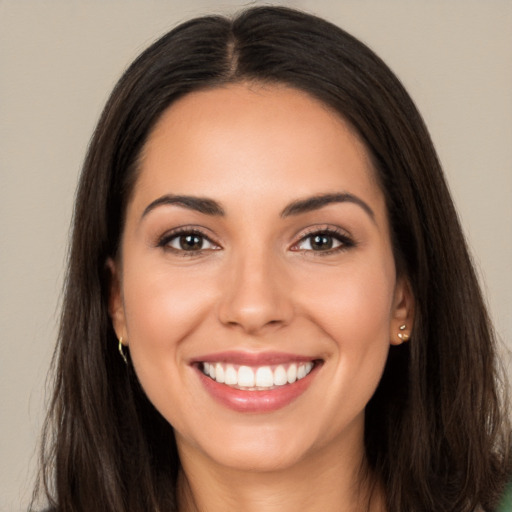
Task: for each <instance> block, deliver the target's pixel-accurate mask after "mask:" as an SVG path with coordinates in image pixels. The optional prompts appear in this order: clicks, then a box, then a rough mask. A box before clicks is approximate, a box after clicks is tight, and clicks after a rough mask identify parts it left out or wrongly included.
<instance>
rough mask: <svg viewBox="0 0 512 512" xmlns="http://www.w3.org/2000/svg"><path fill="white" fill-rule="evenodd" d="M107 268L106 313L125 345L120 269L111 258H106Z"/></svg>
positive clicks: (125, 334)
mask: <svg viewBox="0 0 512 512" xmlns="http://www.w3.org/2000/svg"><path fill="white" fill-rule="evenodd" d="M107 269H108V270H109V272H110V286H109V297H108V314H109V315H110V318H111V320H112V326H113V327H114V331H115V333H116V336H117V339H119V340H120V339H123V344H124V345H127V337H128V335H127V332H126V318H125V313H124V304H123V294H122V284H121V271H120V269H119V265H118V264H117V263H116V262H115V261H114V260H113V259H112V258H109V259H108V260H107Z"/></svg>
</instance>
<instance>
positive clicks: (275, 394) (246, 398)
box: [197, 365, 320, 413]
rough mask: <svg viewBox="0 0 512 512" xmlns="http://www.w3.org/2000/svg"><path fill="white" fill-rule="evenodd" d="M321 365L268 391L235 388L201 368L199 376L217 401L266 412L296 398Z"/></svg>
mask: <svg viewBox="0 0 512 512" xmlns="http://www.w3.org/2000/svg"><path fill="white" fill-rule="evenodd" d="M319 366H320V365H315V366H314V368H313V369H312V370H311V372H310V373H308V375H306V377H304V378H302V379H300V380H297V381H295V382H294V383H293V384H285V385H284V386H279V387H276V388H274V389H269V390H268V391H244V390H242V389H235V388H232V387H229V386H226V385H225V384H220V383H218V382H217V381H215V380H213V379H211V378H210V377H207V376H206V375H205V374H204V373H203V372H202V371H201V370H200V369H199V368H198V369H197V372H198V374H199V378H200V379H201V382H202V383H203V386H204V387H205V388H206V390H207V391H208V393H210V395H211V396H212V397H213V398H214V399H215V400H217V402H219V403H221V404H222V405H224V406H226V407H228V408H229V409H232V410H234V411H237V412H247V413H249V412H252V413H266V412H272V411H277V410H278V409H281V408H283V407H286V406H287V405H288V404H290V403H292V402H293V401H294V400H296V399H297V398H298V397H299V396H300V395H302V394H303V393H304V392H305V391H306V390H307V388H308V387H309V385H310V384H311V382H312V380H313V378H314V376H315V375H316V373H317V371H318V369H319Z"/></svg>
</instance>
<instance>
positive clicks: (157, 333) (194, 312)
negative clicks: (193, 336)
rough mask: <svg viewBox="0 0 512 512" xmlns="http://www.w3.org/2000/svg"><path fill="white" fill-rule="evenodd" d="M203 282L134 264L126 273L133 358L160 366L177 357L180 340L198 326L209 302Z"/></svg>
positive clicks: (127, 308) (202, 277) (127, 304)
mask: <svg viewBox="0 0 512 512" xmlns="http://www.w3.org/2000/svg"><path fill="white" fill-rule="evenodd" d="M204 282H205V280H204V276H199V275H196V276H194V275H193V274H192V273H190V272H183V271H182V272H169V269H166V268H160V269H159V268H158V266H152V268H150V269H147V270H146V269H143V268H141V266H140V265H139V266H138V265H136V264H134V265H132V268H127V269H126V270H125V274H124V298H125V315H126V325H127V333H128V342H129V345H130V351H131V352H132V357H133V358H134V359H137V360H138V362H139V363H141V362H144V361H146V362H148V363H150V364H155V365H163V364H166V361H168V360H169V359H170V360H171V361H173V360H174V361H176V360H177V359H178V358H179V351H180V347H181V341H182V340H184V339H185V338H187V336H188V335H189V334H190V333H191V332H192V331H193V330H194V329H195V328H196V327H197V325H198V324H200V323H201V320H202V318H203V315H204V314H205V311H206V308H205V303H207V302H208V303H209V302H211V299H210V297H209V296H208V287H206V286H205V285H204ZM210 291H211V290H210ZM164 354H165V355H166V357H165V358H163V357H162V356H163V355H164ZM169 356H172V357H171V358H169Z"/></svg>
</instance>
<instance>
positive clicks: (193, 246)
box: [158, 231, 219, 252]
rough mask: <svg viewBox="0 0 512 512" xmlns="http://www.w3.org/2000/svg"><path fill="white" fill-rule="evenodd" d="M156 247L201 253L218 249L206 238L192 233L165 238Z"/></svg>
mask: <svg viewBox="0 0 512 512" xmlns="http://www.w3.org/2000/svg"><path fill="white" fill-rule="evenodd" d="M158 245H159V246H160V247H167V248H169V249H172V250H174V251H178V252H201V251H204V250H216V249H219V247H218V246H217V245H215V244H214V243H213V242H212V241H211V240H210V239H209V238H208V237H206V236H205V235H203V234H201V233H195V232H192V231H182V232H179V233H175V234H171V235H168V236H165V237H163V239H162V240H161V241H160V242H159V244H158Z"/></svg>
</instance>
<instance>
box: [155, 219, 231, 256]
mask: <svg viewBox="0 0 512 512" xmlns="http://www.w3.org/2000/svg"><path fill="white" fill-rule="evenodd" d="M189 234H191V235H199V236H201V237H202V238H204V239H206V240H208V242H209V243H210V244H212V245H213V246H215V247H214V248H213V249H212V248H208V249H199V250H197V251H186V250H184V249H176V248H175V247H171V246H169V245H168V244H169V242H170V241H171V240H173V239H175V238H178V237H180V236H183V235H189ZM155 245H156V247H161V248H163V249H167V250H169V251H172V252H176V253H179V254H181V255H185V256H186V255H189V254H194V255H197V254H201V253H202V252H205V251H216V250H219V249H222V246H221V245H220V244H219V243H218V242H216V241H214V240H213V237H212V236H211V235H209V234H207V233H206V230H204V229H203V228H201V227H198V226H193V225H192V226H190V225H186V226H179V227H176V228H173V229H170V230H168V231H165V233H163V234H162V235H160V236H159V237H158V238H157V241H156V244H155Z"/></svg>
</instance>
